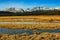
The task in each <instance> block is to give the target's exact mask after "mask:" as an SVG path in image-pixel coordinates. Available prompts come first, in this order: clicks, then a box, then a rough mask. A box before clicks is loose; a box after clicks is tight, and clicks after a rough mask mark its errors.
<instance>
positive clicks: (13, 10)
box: [3, 7, 60, 12]
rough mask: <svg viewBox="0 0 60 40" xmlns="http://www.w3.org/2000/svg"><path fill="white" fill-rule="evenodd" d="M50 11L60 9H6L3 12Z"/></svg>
mask: <svg viewBox="0 0 60 40" xmlns="http://www.w3.org/2000/svg"><path fill="white" fill-rule="evenodd" d="M42 10H43V11H50V10H60V8H45V7H34V8H32V9H29V8H27V9H26V10H24V9H21V8H6V9H5V10H3V11H9V12H32V11H42Z"/></svg>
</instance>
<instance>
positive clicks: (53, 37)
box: [0, 32, 60, 40]
mask: <svg viewBox="0 0 60 40" xmlns="http://www.w3.org/2000/svg"><path fill="white" fill-rule="evenodd" d="M0 40H60V33H48V32H46V33H39V34H32V35H28V34H27V33H23V34H13V35H8V34H1V35H0Z"/></svg>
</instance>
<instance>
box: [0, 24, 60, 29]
mask: <svg viewBox="0 0 60 40" xmlns="http://www.w3.org/2000/svg"><path fill="white" fill-rule="evenodd" d="M0 28H10V29H30V30H34V29H35V30H36V29H37V30H45V29H48V30H51V29H60V24H0Z"/></svg>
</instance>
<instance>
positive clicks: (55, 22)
mask: <svg viewBox="0 0 60 40" xmlns="http://www.w3.org/2000/svg"><path fill="white" fill-rule="evenodd" d="M0 24H60V22H0Z"/></svg>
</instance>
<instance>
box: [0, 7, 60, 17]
mask: <svg viewBox="0 0 60 40" xmlns="http://www.w3.org/2000/svg"><path fill="white" fill-rule="evenodd" d="M12 15H15V16H16V15H17V16H20V15H60V8H45V7H34V8H32V9H29V8H27V9H26V10H24V9H21V8H6V9H5V10H2V11H0V16H12Z"/></svg>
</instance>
